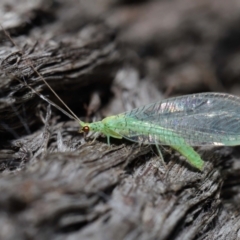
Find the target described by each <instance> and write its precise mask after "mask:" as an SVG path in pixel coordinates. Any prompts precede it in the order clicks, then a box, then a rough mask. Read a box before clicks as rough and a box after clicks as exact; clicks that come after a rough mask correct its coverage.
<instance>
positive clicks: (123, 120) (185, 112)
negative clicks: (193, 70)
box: [79, 93, 240, 170]
mask: <svg viewBox="0 0 240 240" xmlns="http://www.w3.org/2000/svg"><path fill="white" fill-rule="evenodd" d="M79 121H80V120H79ZM239 123H240V98H239V97H236V96H233V95H229V94H225V93H199V94H192V95H185V96H180V97H175V98H169V99H165V100H163V101H159V102H156V103H152V104H149V105H146V106H143V107H139V108H135V109H133V110H131V111H128V112H125V113H121V114H118V115H116V116H110V117H106V118H104V119H103V120H102V121H98V122H93V123H84V122H82V121H80V125H81V131H83V132H85V133H88V132H89V131H94V132H101V133H103V134H104V135H106V136H107V139H108V143H109V144H110V140H109V139H110V137H113V138H119V139H121V138H126V139H128V140H130V141H133V142H140V143H143V144H156V145H159V144H160V145H169V146H171V147H172V148H174V149H176V150H177V151H178V152H180V153H181V154H182V155H183V156H185V157H186V159H187V161H188V162H189V163H190V164H191V165H192V166H194V167H196V168H197V169H199V170H202V168H203V165H204V162H203V160H202V159H201V157H200V155H199V154H198V153H197V152H196V151H195V150H194V149H193V148H192V146H203V145H215V146H223V145H225V146H235V145H240V134H239V133H240V124H239Z"/></svg>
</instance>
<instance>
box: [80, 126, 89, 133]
mask: <svg viewBox="0 0 240 240" xmlns="http://www.w3.org/2000/svg"><path fill="white" fill-rule="evenodd" d="M82 131H83V132H84V133H86V134H88V132H89V131H90V128H89V127H88V126H84V127H83V128H82Z"/></svg>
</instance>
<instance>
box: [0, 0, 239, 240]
mask: <svg viewBox="0 0 240 240" xmlns="http://www.w3.org/2000/svg"><path fill="white" fill-rule="evenodd" d="M0 9H1V12H2V14H1V20H0V22H1V25H2V27H3V28H2V30H1V31H0V36H1V42H0V64H1V65H0V94H1V95H0V97H1V100H0V132H1V139H0V140H1V141H0V171H1V173H0V191H1V192H2V194H1V195H0V239H9V240H10V239H19V240H20V239H56V240H63V239H68V240H74V239H104V240H108V239H109V240H112V239H115V240H118V239H119V240H120V239H138V240H141V239H142V240H145V239H151V240H155V239H159V240H160V239H161V240H168V239H169V240H170V239H171V240H180V239H181V240H182V239H184V240H185V239H201V240H203V239H204V240H209V239H211V240H225V239H228V240H235V239H240V233H239V229H240V211H239V207H238V205H239V204H238V203H239V200H240V199H239V196H240V181H239V175H240V166H239V161H238V160H239V148H237V147H236V148H229V147H228V148H227V147H218V148H213V147H211V146H209V147H208V148H203V147H198V148H196V151H198V152H199V153H200V154H201V156H202V159H204V161H205V166H204V169H203V171H202V172H199V171H197V170H196V169H194V168H192V167H191V166H189V165H188V164H187V162H186V161H185V159H184V158H183V157H181V156H180V155H179V154H178V153H176V152H175V151H173V150H172V149H171V147H163V148H161V149H162V153H163V158H164V161H163V159H160V157H159V156H158V155H157V151H156V149H155V147H153V146H144V145H139V144H136V143H131V142H129V141H127V140H124V139H123V140H118V139H111V146H108V145H107V141H106V138H105V137H104V136H102V135H101V134H99V135H96V134H95V135H94V134H92V133H90V134H89V135H87V136H84V135H83V134H80V133H78V129H79V123H78V122H77V121H72V120H69V119H68V118H67V117H66V116H64V114H62V113H61V112H60V111H58V110H56V109H55V108H54V107H50V105H49V100H45V101H44V100H43V99H41V97H40V96H39V95H41V96H42V98H43V97H44V98H45V99H46V98H47V99H51V101H53V102H55V103H56V104H58V105H61V103H60V102H59V101H58V100H57V99H56V98H55V96H54V95H53V94H52V93H51V91H50V90H49V89H48V88H47V86H46V85H45V84H44V82H43V81H42V79H41V77H40V76H39V75H38V73H37V72H36V71H35V69H36V70H37V71H38V72H39V74H40V75H41V76H42V77H43V78H44V79H45V80H46V81H47V82H48V84H49V85H50V86H51V87H52V88H53V89H54V90H55V91H56V92H57V93H58V94H59V96H60V97H61V98H62V99H63V100H64V102H66V104H67V105H68V106H69V107H70V108H71V109H72V110H73V111H74V113H75V114H76V115H77V116H79V118H80V119H82V120H84V121H85V120H86V121H96V120H101V119H102V118H103V117H105V116H109V115H114V114H117V113H121V112H124V111H127V110H130V109H133V108H134V107H138V106H142V105H145V104H148V103H150V102H155V101H159V100H161V99H163V98H164V97H170V96H173V95H180V94H186V93H193V92H202V91H223V92H230V93H233V94H239V88H238V86H239V84H238V79H239V77H240V70H239V64H238V62H239V56H240V52H239V49H240V48H239V42H240V41H239V40H240V39H239V38H240V37H239V36H240V34H239V33H240V31H239V29H238V26H239V13H240V5H239V2H238V1H237V0H230V1H223V0H222V1H218V2H215V1H210V0H199V1H191V0H174V1H120V0H118V1H110V0H103V1H93V0H89V1H79V2H76V1H73V0H70V1H61V0H60V1H44V0H39V1H27V2H26V1H23V0H22V1H15V0H12V1H11V2H9V1H6V2H4V1H2V3H1V4H0ZM8 34H9V35H8ZM29 86H30V87H29ZM31 88H33V89H34V91H35V92H34V91H33V90H32V89H31ZM36 92H37V93H38V94H36ZM61 107H63V108H64V106H61ZM95 137H97V138H96V140H95V141H92V140H93V139H94V138H95Z"/></svg>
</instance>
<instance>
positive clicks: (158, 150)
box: [155, 143, 166, 167]
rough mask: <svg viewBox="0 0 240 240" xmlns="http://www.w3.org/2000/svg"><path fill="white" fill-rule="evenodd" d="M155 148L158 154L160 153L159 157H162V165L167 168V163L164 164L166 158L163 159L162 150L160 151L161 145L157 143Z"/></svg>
mask: <svg viewBox="0 0 240 240" xmlns="http://www.w3.org/2000/svg"><path fill="white" fill-rule="evenodd" d="M155 146H156V148H157V152H158V155H159V157H160V161H161V163H162V165H163V166H164V167H166V163H165V162H164V158H163V155H162V152H161V149H160V147H159V145H158V144H157V143H155Z"/></svg>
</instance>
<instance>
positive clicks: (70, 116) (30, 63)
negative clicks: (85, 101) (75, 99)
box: [0, 23, 83, 123]
mask: <svg viewBox="0 0 240 240" xmlns="http://www.w3.org/2000/svg"><path fill="white" fill-rule="evenodd" d="M0 26H1V28H2V30H3V32H4V34H5V35H6V36H7V37H8V38H9V40H10V41H11V43H12V44H13V45H14V46H15V47H17V48H18V46H17V44H16V43H15V42H14V41H13V39H12V38H11V36H10V35H9V33H8V32H7V31H6V30H5V29H4V28H3V26H2V24H1V23H0ZM18 49H19V48H18ZM19 51H20V52H21V53H22V54H23V52H22V51H21V49H19ZM29 65H30V67H31V68H32V70H33V71H34V72H35V73H36V74H37V75H38V76H39V77H40V79H41V80H42V81H43V82H44V83H45V84H46V85H47V87H48V88H49V89H50V91H51V92H52V93H53V94H54V95H55V97H56V98H57V99H58V100H59V101H60V102H61V103H62V104H63V106H65V107H66V109H67V110H68V111H69V113H71V115H70V114H69V113H68V112H66V111H65V110H64V109H62V108H61V107H59V106H58V105H57V104H55V103H53V102H52V101H51V100H49V99H48V98H46V97H45V96H43V95H42V94H41V93H39V92H37V91H36V90H35V89H34V88H32V87H31V86H30V85H28V84H27V83H26V82H24V81H22V80H20V79H19V78H17V77H15V76H13V77H14V79H16V80H18V81H19V82H21V83H22V84H23V85H24V86H26V87H28V88H29V89H31V90H32V91H33V92H34V93H36V94H37V95H38V96H39V97H40V98H42V99H43V100H44V101H47V102H48V103H50V104H51V105H53V106H54V107H55V108H57V109H58V110H60V111H61V112H63V113H64V114H65V115H67V116H68V117H69V118H71V119H75V120H77V121H79V122H80V123H83V122H82V121H81V120H80V119H79V118H78V117H77V115H76V114H75V113H74V112H73V111H72V110H71V109H70V108H69V107H68V106H67V104H66V103H64V101H63V100H62V99H61V98H60V97H59V95H58V94H57V93H56V92H55V91H54V90H53V89H52V87H51V86H50V85H49V84H48V83H47V81H46V80H45V79H44V78H43V76H42V75H41V74H40V73H39V72H38V71H37V69H36V68H35V67H34V66H33V64H32V62H31V61H29Z"/></svg>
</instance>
